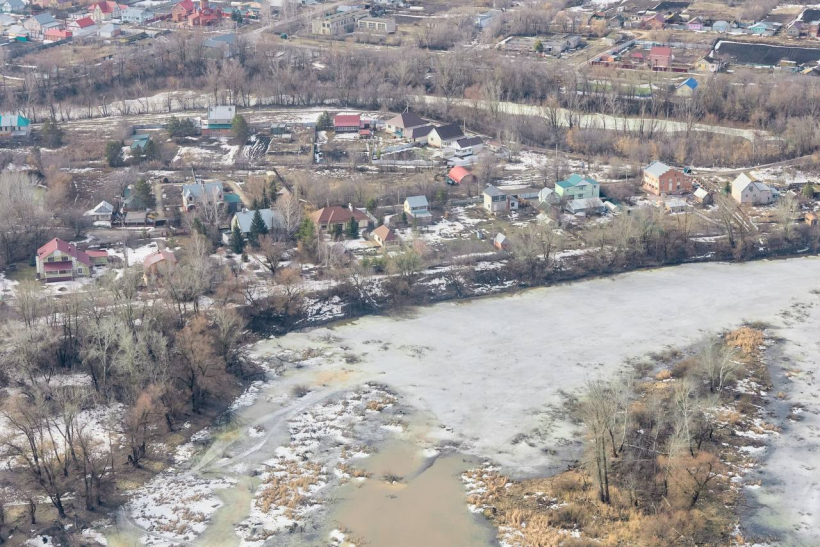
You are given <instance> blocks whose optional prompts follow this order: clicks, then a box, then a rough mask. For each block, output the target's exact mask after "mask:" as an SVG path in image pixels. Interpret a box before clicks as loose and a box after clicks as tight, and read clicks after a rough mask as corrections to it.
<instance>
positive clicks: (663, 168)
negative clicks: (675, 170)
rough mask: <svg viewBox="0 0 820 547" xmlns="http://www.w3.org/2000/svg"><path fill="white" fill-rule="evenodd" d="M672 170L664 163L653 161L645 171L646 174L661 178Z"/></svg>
mask: <svg viewBox="0 0 820 547" xmlns="http://www.w3.org/2000/svg"><path fill="white" fill-rule="evenodd" d="M670 169H672V168H671V167H669V166H668V165H666V164H665V163H663V162H662V161H653V162H652V163H650V164H649V165H648V166H647V167H646V168H645V169H644V172H645V173H649V174H650V175H652V176H653V177H660V176H661V175H663V174H664V173H666V172H667V171H669V170H670Z"/></svg>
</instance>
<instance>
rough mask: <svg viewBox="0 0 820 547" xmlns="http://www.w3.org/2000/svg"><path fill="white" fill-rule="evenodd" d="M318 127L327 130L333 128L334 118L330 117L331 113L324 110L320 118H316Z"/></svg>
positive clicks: (320, 129)
mask: <svg viewBox="0 0 820 547" xmlns="http://www.w3.org/2000/svg"><path fill="white" fill-rule="evenodd" d="M316 129H318V130H319V131H326V130H328V129H333V120H331V119H330V114H328V113H327V112H322V114H321V115H320V116H319V119H318V120H316Z"/></svg>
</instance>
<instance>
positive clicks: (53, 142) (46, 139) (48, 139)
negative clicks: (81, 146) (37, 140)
mask: <svg viewBox="0 0 820 547" xmlns="http://www.w3.org/2000/svg"><path fill="white" fill-rule="evenodd" d="M40 135H41V136H42V138H43V144H45V145H46V146H47V147H49V148H59V147H61V146H62V145H63V130H62V129H61V128H60V126H59V125H57V121H56V120H55V119H54V118H49V119H47V120H46V121H45V122H44V123H43V128H42V129H40Z"/></svg>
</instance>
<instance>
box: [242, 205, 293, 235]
mask: <svg viewBox="0 0 820 547" xmlns="http://www.w3.org/2000/svg"><path fill="white" fill-rule="evenodd" d="M254 213H255V211H242V212H241V213H236V215H235V216H234V218H235V219H236V222H237V223H238V224H239V229H240V230H242V233H243V234H247V233H248V232H250V231H251V223H253V216H254ZM259 214H260V215H261V216H262V220H263V221H265V226H267V227H268V230H281V229H283V228H284V227H285V221H284V219H283V218H282V213H280V212H279V211H274V210H272V209H259Z"/></svg>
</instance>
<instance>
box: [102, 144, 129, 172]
mask: <svg viewBox="0 0 820 547" xmlns="http://www.w3.org/2000/svg"><path fill="white" fill-rule="evenodd" d="M105 159H106V161H107V162H108V165H109V166H110V167H120V166H122V165H123V164H124V163H125V160H124V158H123V155H122V141H108V143H107V144H106V145H105Z"/></svg>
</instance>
